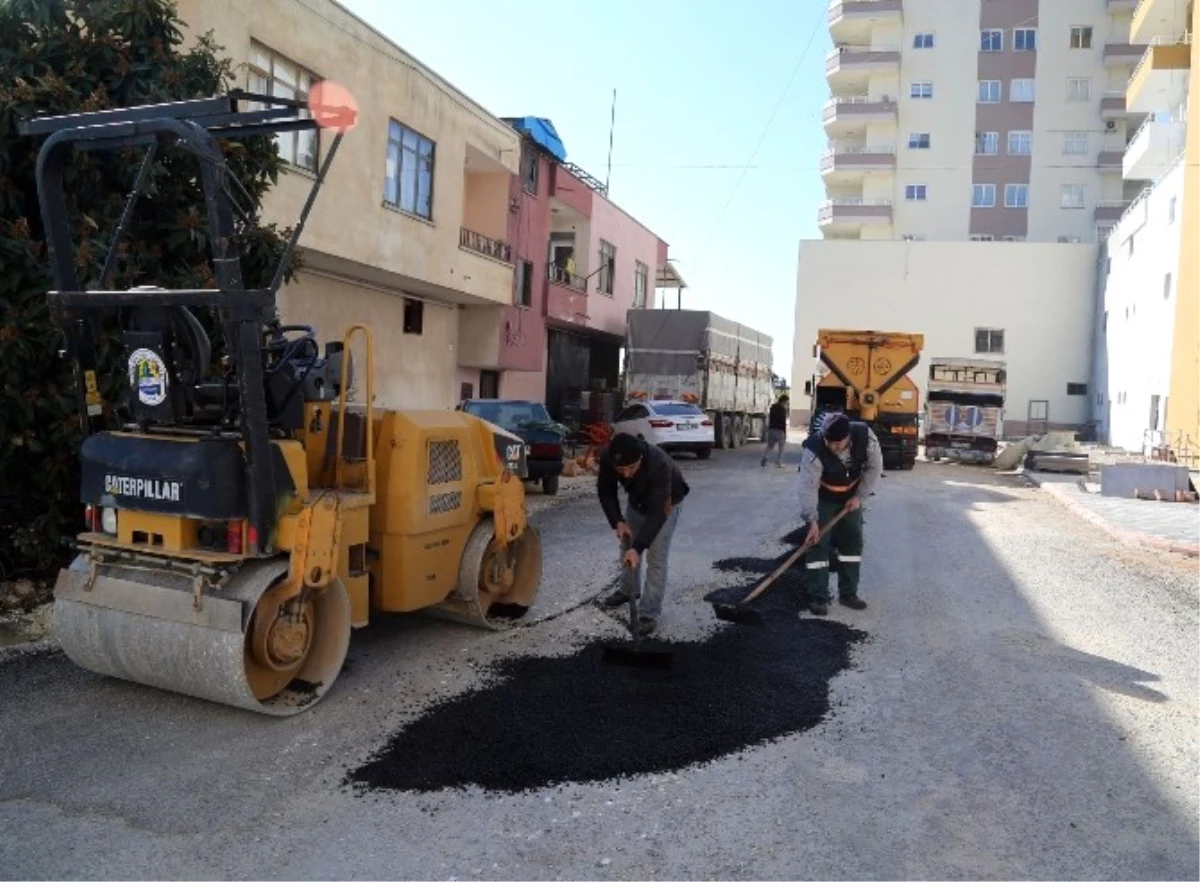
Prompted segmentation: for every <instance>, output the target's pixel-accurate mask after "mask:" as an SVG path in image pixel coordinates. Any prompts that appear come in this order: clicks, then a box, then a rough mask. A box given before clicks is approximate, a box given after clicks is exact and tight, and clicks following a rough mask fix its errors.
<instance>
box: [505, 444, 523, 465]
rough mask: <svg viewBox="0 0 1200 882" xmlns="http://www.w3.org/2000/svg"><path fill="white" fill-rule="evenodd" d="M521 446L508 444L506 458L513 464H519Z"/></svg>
mask: <svg viewBox="0 0 1200 882" xmlns="http://www.w3.org/2000/svg"><path fill="white" fill-rule="evenodd" d="M523 446H524V445H521V444H509V445H508V453H507V455H508V458H509V459H510V460H511V461H513V462H519V461H520V459H521V448H522V447H523Z"/></svg>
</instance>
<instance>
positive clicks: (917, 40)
mask: <svg viewBox="0 0 1200 882" xmlns="http://www.w3.org/2000/svg"><path fill="white" fill-rule="evenodd" d="M913 48H914V49H932V48H933V32H932V31H926V32H924V33H920V34H913Z"/></svg>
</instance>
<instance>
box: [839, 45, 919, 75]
mask: <svg viewBox="0 0 1200 882" xmlns="http://www.w3.org/2000/svg"><path fill="white" fill-rule="evenodd" d="M888 55H894V56H896V57H895V58H887V57H886V56H888ZM899 60H900V47H899V46H834V47H833V49H831V50H830V51H829V54H828V55H826V56H825V72H826V73H830V72H832V71H834V70H836V69H837V68H838V67H839V66H840V65H841V64H843V63H846V64H853V63H855V62H858V61H880V62H892V61H895V62H899Z"/></svg>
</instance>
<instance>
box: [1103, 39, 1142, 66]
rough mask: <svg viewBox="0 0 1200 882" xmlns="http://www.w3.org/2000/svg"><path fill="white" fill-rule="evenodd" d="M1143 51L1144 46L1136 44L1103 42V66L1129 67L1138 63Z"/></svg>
mask: <svg viewBox="0 0 1200 882" xmlns="http://www.w3.org/2000/svg"><path fill="white" fill-rule="evenodd" d="M1145 51H1146V47H1145V46H1136V45H1134V44H1133V43H1105V44H1104V66H1105V67H1130V66H1131V65H1134V64H1137V63H1138V61H1139V60H1140V59H1141V57H1142V54H1143V53H1144V52H1145Z"/></svg>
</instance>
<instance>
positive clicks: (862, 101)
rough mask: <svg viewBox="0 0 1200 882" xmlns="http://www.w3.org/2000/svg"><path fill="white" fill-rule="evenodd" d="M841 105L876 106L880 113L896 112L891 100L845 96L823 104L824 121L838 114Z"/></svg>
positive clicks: (894, 104) (865, 96)
mask: <svg viewBox="0 0 1200 882" xmlns="http://www.w3.org/2000/svg"><path fill="white" fill-rule="evenodd" d="M842 105H851V106H854V105H858V106H863V105H878V106H879V110H880V112H882V113H894V112H895V110H896V102H895V101H893V100H892V99H891V98H872V97H871V96H870V95H846V96H844V97H838V98H830V99H829V100H828V101H826V102H825V121H826V122H828V121H829V120H831V119H833V118H834V117H836V116H837V114H838V107H840V106H842Z"/></svg>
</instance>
